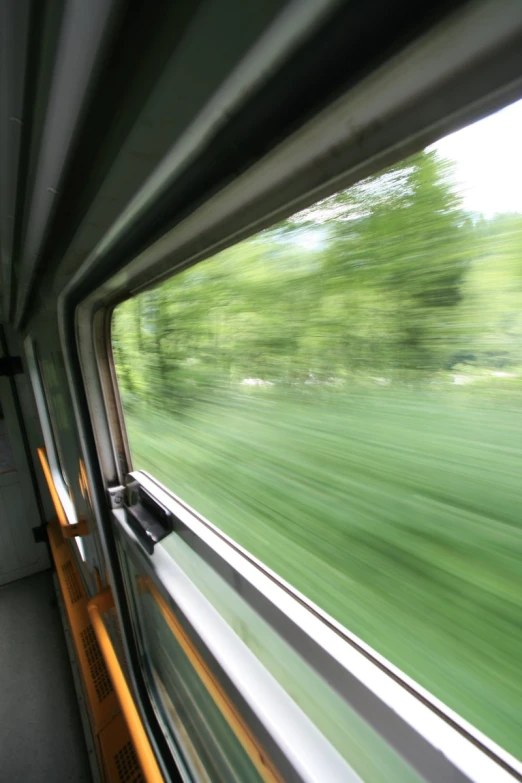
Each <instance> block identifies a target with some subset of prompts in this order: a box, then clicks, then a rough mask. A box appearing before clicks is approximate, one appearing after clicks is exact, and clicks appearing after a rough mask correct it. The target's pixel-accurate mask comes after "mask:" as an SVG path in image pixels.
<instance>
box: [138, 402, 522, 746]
mask: <svg viewBox="0 0 522 783" xmlns="http://www.w3.org/2000/svg"><path fill="white" fill-rule="evenodd" d="M126 418H127V426H128V434H129V439H130V444H131V449H132V453H133V460H134V467H135V468H137V469H144V470H147V471H149V472H151V473H153V474H154V475H155V476H156V477H157V478H158V479H159V480H161V481H163V482H164V483H165V484H166V485H167V486H168V487H170V488H171V489H172V490H173V491H174V492H175V493H176V494H178V495H180V496H181V497H182V498H183V499H184V500H186V502H188V503H189V504H190V505H192V506H193V507H194V508H196V509H197V510H198V511H199V512H200V513H202V514H203V515H205V516H206V517H207V518H208V519H210V520H211V521H212V522H214V523H215V524H217V525H219V526H220V527H221V528H222V529H223V530H224V531H225V532H226V533H228V534H229V535H230V536H232V537H234V538H235V539H236V540H237V541H238V542H239V543H240V544H242V545H243V546H244V547H246V548H247V549H249V550H250V551H251V552H252V553H253V554H254V555H256V556H257V557H259V558H260V559H261V560H263V561H264V562H265V563H266V564H267V565H268V566H270V567H271V568H272V569H274V570H275V571H277V572H279V573H280V574H281V576H283V577H284V578H285V579H286V580H288V581H289V582H291V583H292V584H294V585H295V586H296V587H297V588H298V589H299V590H300V591H302V592H303V593H305V594H306V595H308V596H309V597H310V598H311V599H312V600H313V601H315V602H316V603H317V604H319V605H320V606H321V607H323V608H324V609H325V610H326V611H327V612H329V613H330V614H331V615H332V616H333V617H335V618H336V619H337V620H339V621H340V622H342V623H343V624H344V625H345V626H346V627H347V628H349V629H350V630H351V631H353V632H354V633H356V634H357V635H358V636H360V637H361V638H362V639H364V640H365V641H366V642H367V643H369V644H371V645H372V646H373V647H374V648H375V649H376V650H378V651H379V652H380V653H382V654H383V655H385V656H386V657H387V658H389V659H390V660H391V661H392V662H393V663H395V664H396V665H397V666H399V667H400V668H401V669H403V671H405V672H406V673H408V674H409V675H410V676H412V677H414V678H415V679H416V680H417V681H418V682H419V683H420V684H421V685H423V686H424V687H426V688H427V689H428V690H430V691H431V692H432V693H433V694H434V695H436V696H437V697H439V698H440V699H442V700H443V701H444V702H445V703H446V704H448V706H450V707H452V708H453V709H454V710H456V711H457V712H459V713H460V714H461V715H462V716H463V717H464V718H466V719H467V720H469V721H470V722H471V723H473V724H474V725H475V726H477V728H479V729H481V730H482V731H483V732H485V733H486V734H488V735H489V736H490V737H491V738H492V739H494V740H495V741H496V742H498V743H499V744H500V745H502V746H503V747H504V748H506V749H507V750H509V751H510V752H511V753H513V754H514V755H516V756H517V757H518V758H521V757H522V741H521V736H522V731H521V730H522V682H521V679H520V675H519V669H520V651H521V648H522V611H521V610H522V590H521V586H522V585H521V583H522V529H521V521H520V512H521V502H520V501H521V498H522V487H521V482H520V479H521V468H522V437H521V435H522V408H517V407H516V406H514V405H513V404H512V402H511V396H509V397H507V398H503V397H502V396H501V395H499V397H498V399H496V400H495V399H490V398H487V397H485V396H483V395H480V396H479V395H472V394H470V392H468V391H465V390H462V391H459V392H458V393H457V392H456V391H455V392H454V393H451V394H443V393H442V392H440V391H438V392H437V391H433V392H414V391H413V390H403V391H402V392H400V393H398V392H392V391H391V390H388V389H382V390H379V393H376V392H369V391H368V392H366V393H364V394H363V393H361V392H359V393H353V394H343V395H340V394H330V395H328V394H325V393H323V392H321V391H317V392H315V391H314V392H310V394H309V395H308V396H307V395H304V396H300V397H299V399H290V398H289V397H288V396H284V395H282V394H281V393H280V392H278V391H276V390H273V389H252V390H250V392H245V394H244V395H241V396H238V397H236V398H230V399H228V400H222V401H220V402H215V403H213V404H203V403H201V404H195V405H194V406H193V407H192V408H189V409H188V410H187V411H186V413H185V414H184V415H183V416H172V415H167V414H160V413H154V412H151V411H147V410H146V409H142V410H141V411H140V412H139V413H138V412H136V411H134V412H133V413H128V414H127V417H126Z"/></svg>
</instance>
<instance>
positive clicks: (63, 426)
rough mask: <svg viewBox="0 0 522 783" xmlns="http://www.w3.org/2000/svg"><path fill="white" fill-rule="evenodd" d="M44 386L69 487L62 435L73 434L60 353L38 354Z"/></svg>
mask: <svg viewBox="0 0 522 783" xmlns="http://www.w3.org/2000/svg"><path fill="white" fill-rule="evenodd" d="M36 358H37V363H38V366H39V372H40V376H41V379H42V386H43V390H44V394H45V403H46V406H47V409H48V413H49V416H48V418H49V422H50V425H51V429H52V434H53V440H54V446H55V449H56V456H57V457H58V462H59V466H60V470H61V472H62V476H63V480H64V481H65V483H66V484H67V486H69V482H68V480H67V476H66V473H65V470H64V467H63V466H64V458H63V453H62V445H61V440H60V433H69V434H70V433H71V425H70V421H69V418H68V410H67V405H66V402H65V399H64V394H65V389H66V388H67V378H66V374H65V367H64V365H63V358H62V356H61V354H60V353H57V352H54V353H51V354H49V355H45V356H43V355H42V356H40V355H39V354H36Z"/></svg>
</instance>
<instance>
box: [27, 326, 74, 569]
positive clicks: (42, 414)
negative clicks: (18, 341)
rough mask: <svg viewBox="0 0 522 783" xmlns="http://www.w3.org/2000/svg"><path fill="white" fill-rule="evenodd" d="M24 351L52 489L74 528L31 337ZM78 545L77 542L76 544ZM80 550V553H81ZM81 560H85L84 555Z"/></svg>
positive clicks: (72, 515) (69, 502)
mask: <svg viewBox="0 0 522 783" xmlns="http://www.w3.org/2000/svg"><path fill="white" fill-rule="evenodd" d="M24 351H25V356H26V359H27V367H28V369H29V377H30V379H31V385H32V388H33V394H34V397H35V401H36V408H37V411H38V418H39V420H40V426H41V428H42V434H43V438H44V443H45V449H46V452H47V462H48V464H49V469H50V471H51V476H52V480H53V483H54V487H55V489H56V492H57V494H58V497H59V499H60V503H61V505H62V507H63V510H64V513H65V516H66V518H67V522H68V524H69V525H70V526H71V528H74V527H75V526H77V525H78V524H79V520H78V516H77V514H76V509H75V507H74V503H73V502H72V500H71V498H70V496H69V490H68V487H67V484H66V482H65V478H64V468H63V466H62V462H61V459H60V455H59V451H58V446H57V443H56V438H55V431H54V426H53V423H52V418H51V410H50V406H49V404H48V401H47V393H46V390H45V382H44V379H43V376H42V371H41V368H40V363H39V361H38V350H37V347H36V344H35V341H34V340H33V338H32V337H30V336H29V337H26V339H25V341H24ZM77 543H78V542H77ZM82 551H83V550H82V549H80V553H82ZM82 558H83V559H84V560H85V557H84V554H82Z"/></svg>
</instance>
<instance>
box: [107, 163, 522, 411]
mask: <svg viewBox="0 0 522 783" xmlns="http://www.w3.org/2000/svg"><path fill="white" fill-rule="evenodd" d="M113 345H114V355H115V361H116V365H117V369H118V376H119V381H120V386H121V389H122V394H123V395H124V401H125V403H126V404H129V405H132V404H133V403H135V404H141V403H143V402H144V401H145V402H147V403H148V404H150V405H153V406H155V405H157V406H158V407H160V408H165V407H174V408H175V407H176V406H178V405H180V404H184V402H185V401H187V400H190V399H194V398H197V397H202V396H207V395H208V393H209V391H212V392H215V390H216V389H217V388H218V387H219V388H220V389H221V388H228V387H233V388H237V387H238V384H240V383H241V382H244V380H245V379H260V380H263V381H264V382H266V383H273V384H274V385H279V386H285V385H286V386H289V385H294V386H296V385H300V384H305V383H308V384H314V383H318V384H319V383H328V384H337V385H340V386H343V385H350V384H354V383H360V382H364V381H365V380H367V379H372V378H374V379H377V380H380V382H383V383H401V382H404V381H407V382H409V383H411V382H415V380H418V381H422V382H425V381H426V380H429V379H433V378H438V377H441V375H444V373H446V374H447V373H451V372H460V373H471V374H473V373H475V374H480V373H482V374H483V375H484V376H487V375H488V373H489V375H490V376H492V377H493V376H494V374H495V373H496V375H497V376H498V375H499V374H504V375H505V376H506V377H508V376H516V375H517V374H518V370H519V369H521V370H522V215H520V214H510V215H500V216H496V217H494V218H491V219H485V218H484V217H482V216H477V215H470V214H469V213H466V212H465V211H464V209H463V207H462V202H461V199H460V198H459V195H458V193H457V192H456V191H455V188H454V184H453V178H452V170H451V164H450V163H449V162H447V161H445V160H442V159H440V158H439V157H438V156H437V154H436V153H435V152H433V151H428V152H422V153H419V154H417V155H415V156H413V157H411V158H409V159H408V160H406V161H404V162H402V163H400V164H398V165H395V166H392V167H390V168H389V169H387V170H386V171H385V172H384V173H382V174H380V175H378V176H374V177H370V178H368V179H366V180H364V181H363V182H361V183H359V184H358V185H356V186H355V187H352V188H350V189H349V190H347V191H343V192H341V193H339V194H337V195H335V196H332V197H330V198H328V199H325V200H323V201H321V202H319V203H318V204H316V205H315V206H314V207H312V208H310V209H308V210H305V211H304V212H301V213H299V214H297V215H295V216H294V217H293V218H292V219H290V220H288V221H285V222H284V223H282V224H279V225H278V226H276V227H275V228H273V229H271V230H269V231H265V232H263V233H261V234H258V235H257V236H256V237H253V238H252V239H249V240H247V241H245V242H242V243H241V244H239V245H236V246H235V247H232V248H230V249H228V250H226V251H224V252H222V253H220V254H219V255H217V256H215V257H214V258H212V259H210V260H208V261H206V262H204V263H202V264H199V265H198V266H197V267H194V268H192V269H189V270H187V271H186V272H183V273H182V274H180V275H177V276H176V277H174V278H172V279H171V280H169V281H168V282H166V283H163V284H162V285H161V286H159V287H157V288H156V289H154V290H151V291H147V292H144V293H142V294H140V295H139V296H137V297H135V298H134V299H132V300H129V301H128V302H126V303H124V304H122V305H120V306H119V307H118V308H117V310H116V312H115V315H114V320H113Z"/></svg>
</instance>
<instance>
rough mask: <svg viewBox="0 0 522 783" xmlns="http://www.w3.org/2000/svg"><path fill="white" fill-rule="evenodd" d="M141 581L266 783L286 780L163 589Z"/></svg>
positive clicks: (144, 579) (279, 782)
mask: <svg viewBox="0 0 522 783" xmlns="http://www.w3.org/2000/svg"><path fill="white" fill-rule="evenodd" d="M140 582H141V586H142V587H143V588H145V589H146V590H147V591H148V592H149V593H150V594H151V596H152V597H153V599H154V601H155V603H156V604H157V606H158V608H159V610H160V612H161V614H162V615H163V619H164V620H165V622H166V623H167V625H168V626H169V628H170V630H171V631H172V633H173V635H174V636H175V637H176V641H177V642H178V644H179V645H180V647H181V648H182V650H183V652H184V653H185V655H186V656H187V658H188V659H189V661H190V662H191V664H192V666H193V667H194V669H195V671H196V672H197V674H198V676H199V678H200V679H201V681H202V682H203V684H204V686H205V688H206V689H207V691H208V692H209V694H210V695H211V696H212V698H213V700H214V702H215V703H216V705H217V707H218V708H219V710H220V712H221V714H222V715H223V717H224V718H225V720H226V721H227V723H228V724H229V726H230V727H231V729H232V731H233V732H234V734H235V735H236V737H237V738H238V740H239V742H240V743H241V745H242V746H243V750H244V751H245V753H246V754H247V756H248V757H249V759H250V761H251V762H252V764H253V765H254V767H255V768H256V770H257V772H258V774H259V776H260V777H261V779H262V780H263V781H265V783H282V781H283V779H282V777H281V776H280V774H279V772H278V771H277V770H276V768H275V767H274V766H273V764H272V763H271V761H270V759H269V758H268V756H267V754H266V752H265V751H264V749H263V748H262V746H261V745H260V743H259V742H258V740H257V737H256V736H255V735H254V734H253V732H252V731H251V729H250V727H249V726H248V725H247V724H246V722H245V720H244V719H243V716H242V715H241V714H240V712H239V711H238V709H237V708H236V706H235V705H234V703H233V701H232V700H231V699H230V697H229V696H228V694H227V692H226V691H225V689H224V688H223V686H222V685H221V684H220V683H219V682H218V681H217V680H216V678H215V676H214V674H213V673H212V672H211V670H210V669H209V667H208V666H207V664H206V662H205V660H204V659H203V658H202V656H201V655H200V653H199V652H198V650H197V648H196V647H195V645H194V644H193V642H192V640H191V639H190V638H189V636H188V635H187V633H186V632H185V630H184V628H183V627H182V625H181V623H180V622H179V620H178V619H177V617H176V616H175V615H174V613H173V612H172V611H171V609H170V607H169V606H168V604H167V602H166V601H165V599H164V598H163V596H162V595H161V593H160V592H159V591H158V589H157V588H156V587H155V585H154V584H153V583H152V581H151V580H150V579H148V578H147V577H145V578H143V579H141V580H140Z"/></svg>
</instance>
